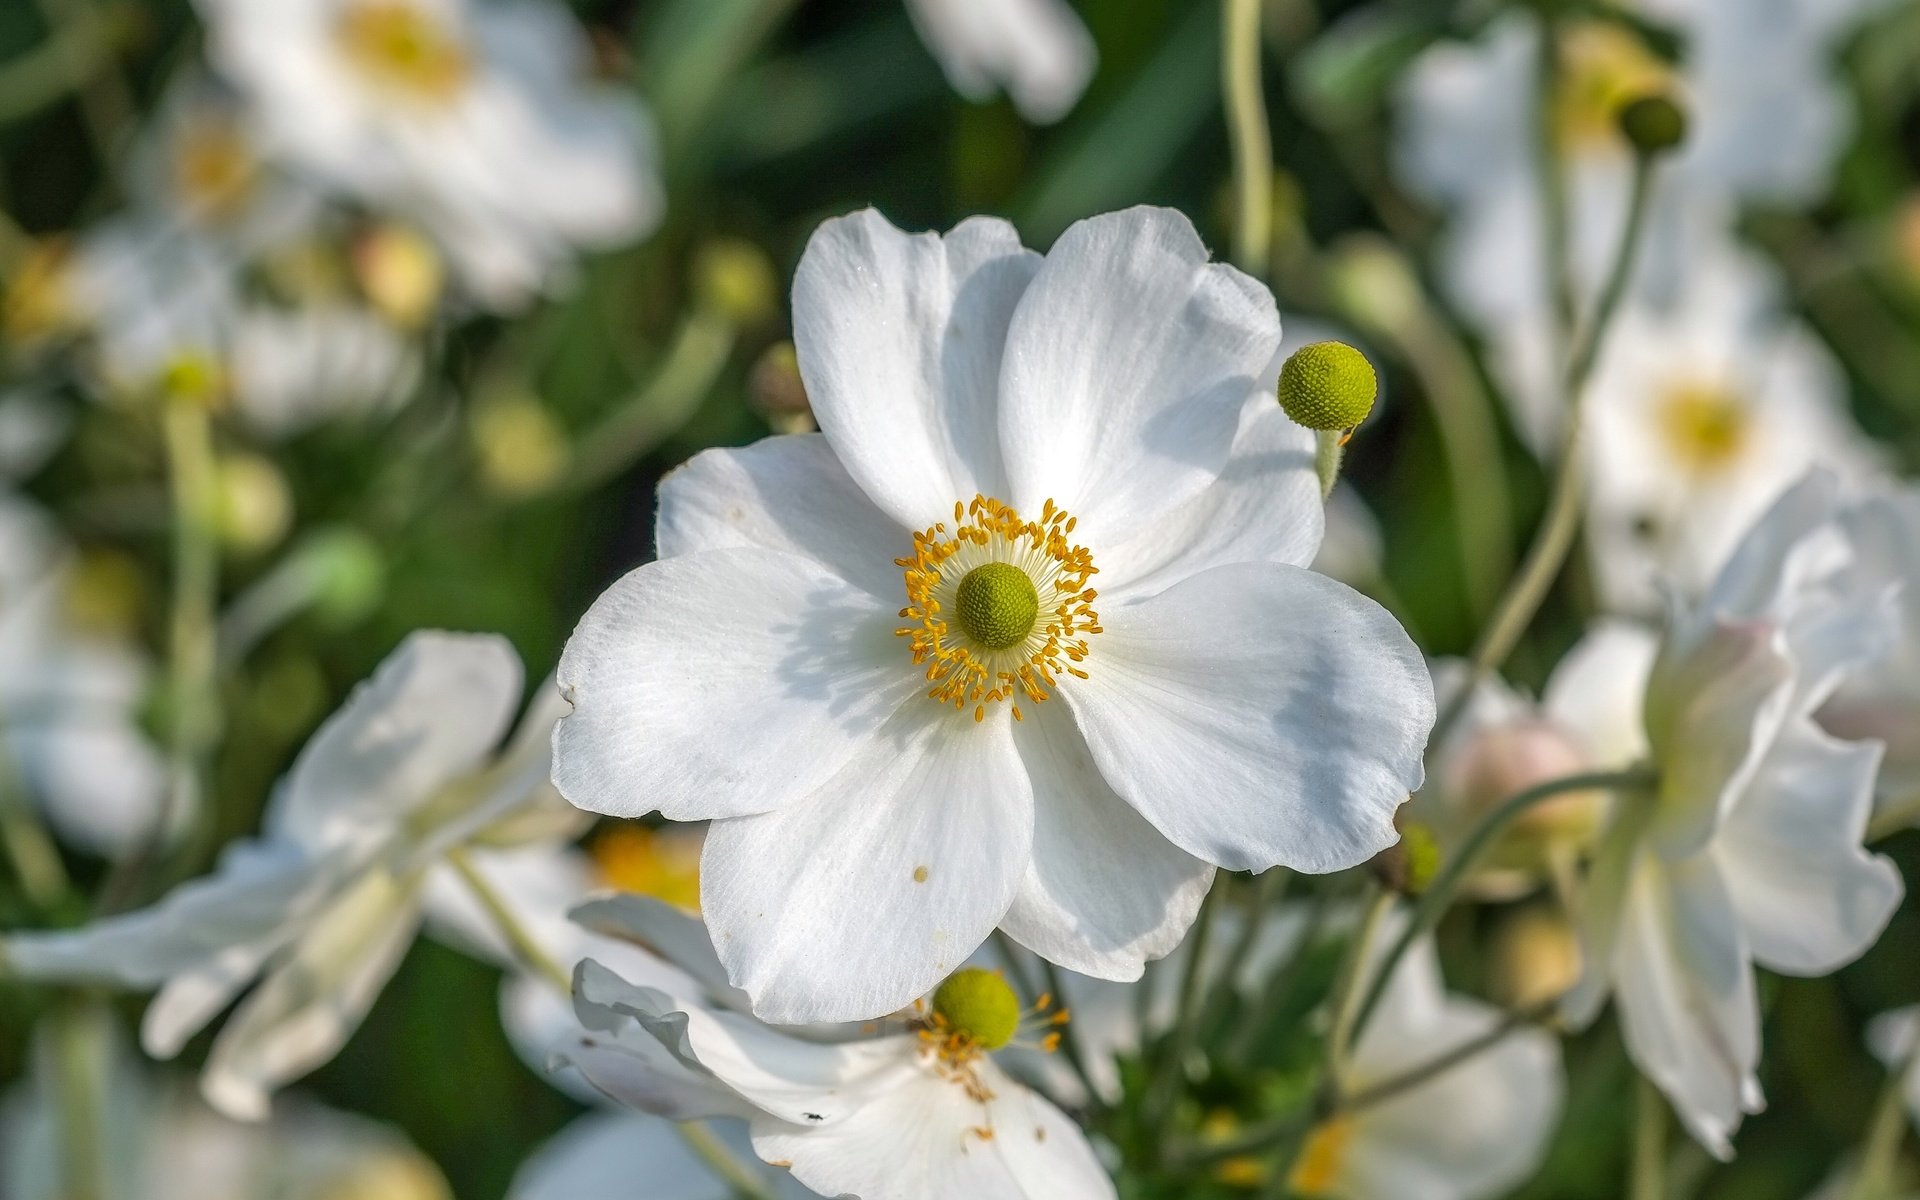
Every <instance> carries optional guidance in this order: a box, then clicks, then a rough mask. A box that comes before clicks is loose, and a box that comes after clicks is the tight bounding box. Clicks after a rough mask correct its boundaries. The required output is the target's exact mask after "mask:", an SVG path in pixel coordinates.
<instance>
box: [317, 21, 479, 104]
mask: <svg viewBox="0 0 1920 1200" xmlns="http://www.w3.org/2000/svg"><path fill="white" fill-rule="evenodd" d="M337 35H338V37H339V41H340V48H341V50H342V51H343V52H344V53H345V54H346V56H347V59H348V61H350V62H351V63H352V64H353V65H354V67H355V69H357V70H358V71H359V72H360V74H361V75H362V76H363V77H364V78H365V79H367V80H368V81H369V82H371V83H373V84H375V85H376V86H378V87H381V88H383V89H385V90H387V91H389V92H391V93H393V94H395V95H399V96H404V97H407V98H410V99H414V100H427V101H434V102H444V101H446V100H449V99H451V98H453V96H454V95H456V94H457V93H458V92H459V91H460V90H461V88H463V87H464V86H465V85H466V84H467V82H468V80H469V79H470V78H471V77H472V74H473V63H472V60H471V59H469V58H468V56H467V49H466V46H465V45H464V44H462V42H461V39H460V36H459V34H458V32H457V31H456V30H453V29H449V28H447V26H446V25H445V23H444V22H443V21H442V20H441V19H440V18H439V17H438V16H437V15H436V14H434V13H430V12H427V11H425V10H424V9H422V8H421V7H420V5H419V4H417V3H413V2H411V0H361V2H360V3H357V4H354V5H352V6H351V7H349V8H348V9H347V11H346V13H345V14H344V15H343V16H342V17H341V18H340V24H339V26H338V29H337Z"/></svg>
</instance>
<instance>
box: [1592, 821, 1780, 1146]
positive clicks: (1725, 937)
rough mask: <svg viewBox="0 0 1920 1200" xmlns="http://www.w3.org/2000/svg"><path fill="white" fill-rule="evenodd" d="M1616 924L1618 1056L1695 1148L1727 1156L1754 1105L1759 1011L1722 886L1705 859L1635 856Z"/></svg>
mask: <svg viewBox="0 0 1920 1200" xmlns="http://www.w3.org/2000/svg"><path fill="white" fill-rule="evenodd" d="M1623 916H1624V924H1623V925H1622V928H1621V931H1620V940H1619V944H1618V945H1617V947H1616V948H1615V951H1614V960H1613V973H1614V987H1615V989H1616V993H1617V996H1618V1000H1619V1005H1620V1019H1621V1027H1622V1031H1623V1033H1624V1034H1625V1036H1626V1042H1627V1050H1628V1052H1629V1053H1630V1054H1631V1055H1632V1057H1633V1061H1634V1063H1635V1064H1636V1065H1637V1066H1638V1067H1639V1068H1640V1070H1641V1072H1642V1073H1643V1074H1644V1075H1646V1077H1647V1078H1649V1079H1651V1080H1653V1082H1654V1083H1655V1084H1657V1085H1659V1087H1660V1090H1661V1091H1663V1092H1665V1093H1666V1095H1667V1099H1668V1100H1670V1101H1671V1102H1672V1103H1673V1108H1674V1112H1675V1113H1676V1114H1677V1115H1678V1116H1679V1117H1680V1119H1681V1121H1682V1122H1683V1123H1684V1124H1685V1125H1686V1127H1687V1129H1688V1130H1689V1131H1690V1132H1691V1133H1692V1134H1693V1136H1694V1137H1695V1138H1696V1139H1698V1140H1699V1142H1700V1144H1701V1145H1702V1146H1705V1147H1706V1148H1707V1150H1709V1151H1710V1152H1712V1153H1713V1154H1714V1155H1715V1156H1716V1157H1718V1158H1721V1159H1726V1158H1729V1157H1731V1156H1732V1154H1733V1146H1732V1141H1731V1139H1732V1137H1733V1133H1734V1130H1736V1129H1737V1128H1739V1125H1740V1119H1741V1117H1742V1115H1743V1114H1746V1113H1750V1112H1758V1111H1759V1110H1760V1108H1761V1107H1762V1101H1761V1099H1760V1085H1759V1081H1758V1080H1757V1079H1756V1078H1755V1077H1754V1068H1755V1065H1756V1064H1757V1063H1758V1062H1759V1059H1760V1006H1759V1000H1758V998H1757V997H1756V995H1755V993H1754V982H1753V968H1752V967H1751V966H1750V965H1749V963H1748V957H1747V945H1746V937H1745V935H1744V934H1743V933H1742V932H1741V930H1740V924H1739V918H1738V916H1737V915H1736V914H1735V912H1734V909H1733V902H1732V899H1731V897H1730V896H1729V895H1728V893H1727V889H1726V885H1725V884H1724V883H1723V882H1722V880H1721V879H1720V878H1719V875H1718V872H1717V870H1716V869H1715V867H1714V866H1713V864H1712V863H1711V862H1710V861H1709V860H1708V859H1706V858H1705V857H1701V858H1696V859H1693V860H1690V861H1689V862H1686V863H1682V864H1678V865H1673V864H1660V863H1659V861H1658V859H1656V858H1655V857H1654V856H1652V855H1650V854H1649V855H1644V856H1642V858H1641V866H1640V869H1638V870H1636V871H1635V872H1634V875H1633V879H1632V882H1631V883H1630V884H1629V887H1628V895H1627V901H1626V906H1625V909H1624V913H1623Z"/></svg>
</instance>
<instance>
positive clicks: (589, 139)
mask: <svg viewBox="0 0 1920 1200" xmlns="http://www.w3.org/2000/svg"><path fill="white" fill-rule="evenodd" d="M199 7H200V11H201V13H202V15H203V16H204V18H205V19H206V22H207V25H208V34H209V53H210V55H211V57H212V59H213V62H214V65H215V67H216V68H217V69H218V70H219V71H220V72H222V74H223V75H224V76H225V77H226V79H227V80H228V81H229V82H231V83H232V84H233V85H234V86H235V87H236V88H237V89H238V90H239V91H240V92H241V93H242V95H244V96H245V97H246V98H247V100H248V102H249V103H250V105H251V111H252V113H253V116H254V118H255V120H256V122H257V125H258V136H259V138H260V141H261V143H262V144H263V145H264V146H265V147H266V148H267V150H268V152H269V153H270V155H272V156H273V157H274V158H275V159H277V160H281V161H285V162H286V163H288V164H289V165H290V166H292V167H294V168H296V169H299V170H303V171H305V172H308V173H309V174H310V175H311V176H312V177H313V178H315V179H317V180H319V181H320V182H322V183H323V184H324V185H326V186H328V187H330V188H334V189H338V190H340V191H342V192H344V193H346V194H348V195H351V196H354V197H357V198H359V199H361V200H363V201H365V202H366V203H368V204H370V205H372V206H374V207H375V208H377V209H381V210H384V211H389V212H393V213H396V214H399V215H403V216H406V217H408V218H410V219H412V220H414V221H417V222H419V223H420V225H421V226H422V227H423V228H425V229H427V230H428V231H430V232H431V233H432V234H433V236H434V237H435V238H436V239H437V240H438V241H439V242H440V244H441V248H442V249H443V250H444V251H445V252H446V254H447V255H448V257H449V259H450V260H451V261H452V263H453V266H454V268H455V270H456V272H457V273H458V274H459V276H460V278H461V280H462V281H463V282H464V283H465V285H466V287H467V288H468V290H469V291H470V292H472V293H473V295H474V296H475V297H476V298H477V299H479V300H480V302H482V303H483V304H485V305H487V306H489V307H494V308H507V307H514V306H517V305H519V304H521V303H523V302H524V301H526V300H527V299H528V298H530V297H531V296H532V295H533V294H534V293H537V292H539V291H542V290H545V289H548V288H551V287H553V286H555V285H556V284H558V283H560V282H561V281H562V280H563V278H564V276H565V274H566V272H567V270H568V268H569V266H570V264H571V259H572V257H573V255H574V253H575V252H576V251H577V250H580V249H596V248H607V247H612V246H617V245H621V244H623V243H626V242H629V241H631V240H633V239H635V238H638V237H640V236H641V235H643V234H645V233H646V232H648V231H649V230H650V229H651V228H652V227H653V226H654V224H655V223H656V222H657V221H658V220H659V216H660V209H661V205H662V196H661V190H660V184H659V181H658V180H657V179H656V178H655V177H654V174H653V171H654V167H653V163H652V146H651V135H650V133H649V131H648V127H647V123H646V120H645V118H644V116H643V115H642V113H641V112H640V110H639V107H638V105H637V104H636V103H635V102H634V101H633V100H632V99H631V98H630V97H624V96H621V95H619V94H618V93H617V92H616V91H612V90H608V91H604V92H603V91H600V90H596V89H594V88H593V87H591V86H590V85H589V84H588V83H587V82H586V80H585V76H586V73H587V68H588V65H589V59H590V52H589V48H588V46H587V43H586V39H585V37H584V36H583V35H582V33H581V31H580V30H579V28H578V27H577V26H576V25H575V24H574V21H573V18H572V16H571V15H570V14H569V13H568V12H567V10H566V9H565V7H564V6H562V5H559V4H555V3H549V2H547V0H275V2H274V3H271V4H261V3H258V2H257V0H199Z"/></svg>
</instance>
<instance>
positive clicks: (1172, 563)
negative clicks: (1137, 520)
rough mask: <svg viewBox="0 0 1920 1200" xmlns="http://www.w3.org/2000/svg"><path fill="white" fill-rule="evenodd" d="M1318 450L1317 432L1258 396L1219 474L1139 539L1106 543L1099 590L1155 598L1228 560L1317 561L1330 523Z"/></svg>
mask: <svg viewBox="0 0 1920 1200" xmlns="http://www.w3.org/2000/svg"><path fill="white" fill-rule="evenodd" d="M1313 454H1314V445H1313V434H1311V433H1309V432H1308V431H1307V430H1305V429H1302V428H1301V427H1300V426H1298V425H1295V424H1294V423H1293V422H1292V421H1290V420H1288V419H1287V415H1286V414H1285V413H1283V412H1281V411H1280V406H1279V405H1277V404H1275V403H1274V402H1273V397H1271V396H1267V395H1262V396H1259V397H1256V398H1255V399H1254V400H1252V401H1250V402H1249V403H1248V404H1247V407H1246V409H1245V411H1244V412H1243V413H1242V414H1241V418H1240V434H1239V436H1238V437H1237V438H1235V439H1234V443H1233V454H1232V456H1231V457H1230V458H1228V460H1227V465H1226V467H1225V469H1223V470H1222V471H1221V472H1220V477H1219V478H1218V479H1216V480H1214V482H1213V483H1211V484H1210V485H1208V486H1207V487H1206V488H1205V489H1204V490H1203V491H1201V492H1200V493H1199V494H1198V495H1196V496H1195V497H1193V499H1191V500H1189V501H1187V502H1186V503H1185V504H1183V505H1181V506H1180V507H1179V508H1177V509H1174V510H1172V511H1170V512H1168V513H1166V514H1165V515H1163V516H1161V517H1159V518H1158V519H1156V520H1154V521H1153V522H1151V523H1150V524H1148V525H1147V526H1146V527H1145V528H1143V529H1141V530H1140V532H1139V533H1137V534H1135V535H1134V536H1133V537H1130V538H1128V539H1127V540H1126V541H1124V542H1121V543H1119V544H1118V545H1114V546H1102V547H1101V549H1100V554H1099V563H1100V578H1099V581H1098V582H1099V585H1100V594H1101V595H1102V596H1103V597H1106V599H1107V603H1109V604H1112V603H1114V602H1116V601H1124V600H1125V599H1126V598H1127V597H1128V596H1130V595H1133V594H1135V593H1138V594H1141V595H1151V594H1152V593H1154V592H1158V591H1161V590H1163V589H1164V588H1167V587H1170V586H1172V585H1173V584H1176V583H1178V582H1180V581H1181V580H1182V579H1185V578H1187V577H1188V576H1189V575H1195V574H1198V573H1199V572H1201V571H1204V570H1206V569H1207V568H1209V567H1217V566H1220V565H1222V564H1223V563H1236V562H1282V563H1289V564H1291V565H1293V566H1296V567H1304V566H1309V565H1311V564H1312V562H1313V560H1314V555H1315V553H1316V552H1318V550H1319V548H1320V538H1321V534H1322V533H1323V531H1324V530H1325V528H1326V515H1325V507H1324V505H1323V504H1322V502H1321V499H1320V480H1319V476H1318V475H1316V474H1315V473H1314V467H1313Z"/></svg>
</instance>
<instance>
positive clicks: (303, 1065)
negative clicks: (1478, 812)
mask: <svg viewBox="0 0 1920 1200" xmlns="http://www.w3.org/2000/svg"><path fill="white" fill-rule="evenodd" d="M412 890H413V884H412V881H410V880H404V879H396V878H395V877H394V876H392V875H390V874H387V873H386V872H384V871H368V872H366V873H365V874H364V875H362V876H361V878H360V879H359V881H358V882H357V883H356V884H355V885H354V887H353V888H352V889H351V890H349V891H347V892H345V893H343V894H342V895H341V896H340V898H339V899H338V900H336V901H335V902H334V903H333V904H332V905H331V906H330V907H329V908H328V909H327V911H326V912H325V913H323V914H322V915H321V916H320V918H319V919H318V920H317V921H315V922H314V924H313V926H312V928H310V929H308V930H307V931H306V932H305V934H304V935H303V936H302V938H301V939H300V941H299V942H297V943H295V945H294V948H293V952H292V953H291V954H290V955H288V956H287V958H286V959H285V960H284V961H282V962H280V963H278V964H276V965H275V967H274V968H273V971H272V973H270V974H269V975H268V976H267V978H266V979H265V980H264V981H263V982H262V983H261V984H260V986H259V987H257V988H255V989H254V990H253V991H252V992H251V993H249V994H248V996H247V998H246V1000H245V1001H244V1002H243V1003H242V1004H241V1005H240V1008H239V1011H237V1012H236V1013H235V1014H234V1015H233V1017H232V1019H230V1020H229V1021H228V1022H227V1023H226V1024H225V1025H224V1026H222V1027H221V1029H220V1035H219V1036H218V1037H217V1038H215V1039H214V1043H213V1050H212V1052H211V1053H210V1054H208V1056H207V1066H206V1071H205V1073H204V1074H202V1076H201V1078H200V1090H201V1094H202V1095H204V1096H205V1097H206V1100H207V1103H209V1104H211V1105H212V1106H213V1107H214V1108H216V1109H218V1110H219V1111H220V1112H222V1113H224V1114H226V1115H227V1116H229V1117H232V1118H233V1119H235V1120H239V1121H257V1120H261V1119H263V1118H264V1117H265V1116H266V1115H267V1112H268V1108H269V1104H270V1099H269V1098H270V1097H271V1095H272V1093H273V1092H274V1091H275V1090H276V1089H277V1088H279V1087H280V1086H281V1085H282V1084H285V1083H288V1082H290V1081H292V1080H294V1079H298V1078H299V1077H300V1076H302V1075H305V1074H306V1073H307V1072H308V1071H311V1070H313V1069H314V1068H315V1067H318V1066H320V1065H321V1064H323V1063H325V1062H326V1061H328V1060H329V1059H331V1058H332V1057H333V1056H334V1055H335V1054H336V1053H338V1052H339V1050H340V1047H341V1046H344V1045H345V1044H346V1042H347V1039H348V1038H349V1037H352V1036H353V1032H354V1030H356V1029H358V1028H359V1027H360V1022H361V1020H362V1019H363V1018H364V1017H365V1016H366V1015H367V1010H368V1009H370V1008H372V1007H373V1002H374V1000H376V999H377V998H378V997H379V995H380V989H381V988H383V987H385V986H386V983H387V980H388V979H389V978H391V977H392V975H393V972H394V971H395V970H396V969H398V968H399V966H400V959H401V957H402V956H403V955H405V954H406V952H407V947H409V946H411V945H412V944H413V935H414V933H415V932H416V931H417V930H418V929H419V926H420V910H419V908H418V905H417V902H416V900H415V898H414V896H413V895H412Z"/></svg>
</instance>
